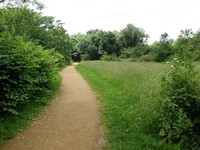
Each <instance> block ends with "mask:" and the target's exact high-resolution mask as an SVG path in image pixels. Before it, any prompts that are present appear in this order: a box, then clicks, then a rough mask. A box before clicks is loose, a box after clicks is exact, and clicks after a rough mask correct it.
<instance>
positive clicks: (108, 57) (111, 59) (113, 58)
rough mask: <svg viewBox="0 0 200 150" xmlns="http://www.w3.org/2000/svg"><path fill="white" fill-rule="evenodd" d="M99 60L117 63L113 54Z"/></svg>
mask: <svg viewBox="0 0 200 150" xmlns="http://www.w3.org/2000/svg"><path fill="white" fill-rule="evenodd" d="M101 60H105V61H119V58H118V57H117V56H116V55H115V54H111V55H103V56H102V57H101Z"/></svg>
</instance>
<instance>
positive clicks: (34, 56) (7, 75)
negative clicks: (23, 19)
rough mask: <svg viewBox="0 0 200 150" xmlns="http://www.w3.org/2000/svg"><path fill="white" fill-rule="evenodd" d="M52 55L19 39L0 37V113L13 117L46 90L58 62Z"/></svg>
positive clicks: (56, 56) (1, 34)
mask: <svg viewBox="0 0 200 150" xmlns="http://www.w3.org/2000/svg"><path fill="white" fill-rule="evenodd" d="M53 53H54V54H55V53H56V52H53V51H52V50H51V51H48V50H46V51H45V50H44V49H43V48H42V47H41V46H37V45H36V44H34V43H32V42H27V41H25V40H24V39H23V38H21V37H15V36H12V35H10V34H9V33H6V32H4V33H0V58H1V59H0V68H1V69H0V82H1V87H0V112H9V113H13V114H17V111H18V110H19V109H20V107H21V106H23V105H24V104H27V103H29V102H30V101H32V100H34V98H35V96H36V95H38V96H39V95H40V93H41V92H42V91H43V90H45V89H48V86H49V85H50V83H51V82H52V80H53V79H54V75H55V74H56V67H57V66H56V65H57V64H58V62H59V61H60V60H61V59H62V57H61V56H60V55H59V54H56V55H53V56H52V54H53ZM55 58H56V59H55ZM36 93H37V94H36Z"/></svg>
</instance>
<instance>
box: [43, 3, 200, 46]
mask: <svg viewBox="0 0 200 150" xmlns="http://www.w3.org/2000/svg"><path fill="white" fill-rule="evenodd" d="M41 1H42V2H43V3H44V4H45V6H46V9H45V10H43V12H44V15H50V16H54V17H56V19H57V20H61V21H62V22H64V23H65V26H64V27H65V29H66V30H67V31H68V33H69V34H70V35H73V34H77V33H79V32H80V33H85V32H86V31H88V30H91V29H102V30H105V31H108V30H110V31H114V30H118V31H120V30H121V29H123V28H125V27H126V25H127V24H129V23H131V24H134V25H135V26H137V27H140V28H143V29H144V30H145V32H146V33H147V34H149V36H150V39H149V41H150V43H152V42H154V41H156V40H159V37H160V35H161V34H162V33H164V32H167V33H168V34H169V35H170V37H171V38H173V39H176V38H177V37H178V35H179V33H180V30H183V29H193V31H197V30H198V29H200V0H41Z"/></svg>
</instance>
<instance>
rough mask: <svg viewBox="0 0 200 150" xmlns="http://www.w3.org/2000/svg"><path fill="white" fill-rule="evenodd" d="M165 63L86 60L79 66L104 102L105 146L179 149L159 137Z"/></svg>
mask: <svg viewBox="0 0 200 150" xmlns="http://www.w3.org/2000/svg"><path fill="white" fill-rule="evenodd" d="M166 67H167V65H166V64H162V63H149V62H106V61H85V62H81V64H80V65H78V66H77V67H76V68H77V70H78V71H79V72H80V73H81V74H82V76H83V77H84V78H85V79H86V80H87V81H88V83H89V84H90V86H91V87H92V89H93V90H94V91H95V92H96V94H97V99H98V100H99V101H100V102H101V105H102V106H101V114H102V115H101V122H102V124H103V127H104V131H105V137H106V140H107V143H106V146H105V149H107V150H109V149H114V150H140V149H143V150H151V149H152V150H162V149H165V150H168V149H169V150H173V149H174V150H176V149H180V148H179V147H178V145H170V144H166V143H165V142H164V141H163V140H162V139H160V138H159V136H158V133H159V131H158V128H157V121H158V119H157V118H158V117H159V111H158V110H159V109H157V108H158V106H159V99H160V95H159V93H160V89H161V87H160V82H161V74H162V73H163V72H164V70H165V68H166Z"/></svg>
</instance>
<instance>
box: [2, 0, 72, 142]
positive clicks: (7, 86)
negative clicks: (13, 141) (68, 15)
mask: <svg viewBox="0 0 200 150" xmlns="http://www.w3.org/2000/svg"><path fill="white" fill-rule="evenodd" d="M2 2H4V3H5V5H2ZM30 3H33V4H35V5H36V6H37V7H39V8H40V9H41V8H42V4H40V3H38V1H37V0H31V1H17V0H16V1H7V0H4V1H0V7H1V9H0V83H1V86H0V144H2V143H4V142H5V141H6V140H8V139H10V138H11V137H12V136H14V135H15V134H16V133H17V132H18V131H20V130H21V129H22V128H24V127H26V126H27V125H28V123H29V122H30V121H31V120H32V119H33V117H35V116H36V115H37V114H38V113H39V112H40V111H41V110H42V109H43V108H44V106H45V105H46V104H48V103H49V102H50V100H52V98H53V95H54V94H55V92H56V91H57V90H58V88H59V86H60V81H61V79H60V76H59V74H58V72H59V71H60V69H61V68H62V67H64V66H66V65H67V64H69V63H70V59H71V58H70V48H71V44H70V39H69V35H68V34H67V33H66V30H65V29H64V28H63V27H62V23H61V22H60V21H56V20H55V19H54V17H51V16H42V14H41V13H38V12H37V11H35V10H31V9H29V8H28V7H27V6H28V5H29V4H30ZM40 6H41V7H40Z"/></svg>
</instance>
